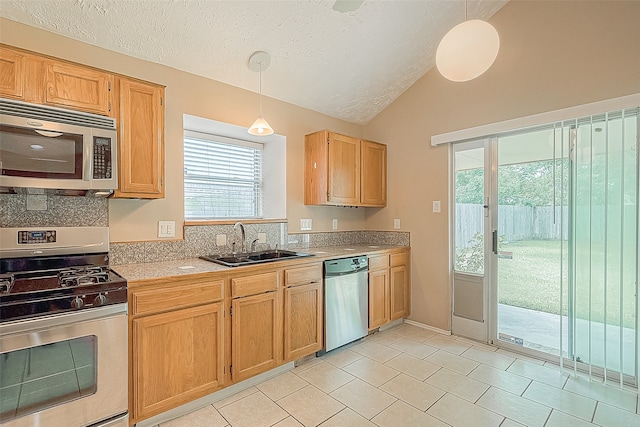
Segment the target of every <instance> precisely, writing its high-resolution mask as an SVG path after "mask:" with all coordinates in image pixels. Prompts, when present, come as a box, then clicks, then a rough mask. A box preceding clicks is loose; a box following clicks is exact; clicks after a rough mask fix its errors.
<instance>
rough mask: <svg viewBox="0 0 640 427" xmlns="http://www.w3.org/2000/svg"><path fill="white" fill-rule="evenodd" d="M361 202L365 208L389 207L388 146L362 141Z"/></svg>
mask: <svg viewBox="0 0 640 427" xmlns="http://www.w3.org/2000/svg"><path fill="white" fill-rule="evenodd" d="M360 182H361V183H362V185H361V189H360V201H361V202H362V204H363V205H365V206H381V207H383V206H386V205H387V146H386V145H384V144H378V143H377V142H371V141H362V170H361V180H360Z"/></svg>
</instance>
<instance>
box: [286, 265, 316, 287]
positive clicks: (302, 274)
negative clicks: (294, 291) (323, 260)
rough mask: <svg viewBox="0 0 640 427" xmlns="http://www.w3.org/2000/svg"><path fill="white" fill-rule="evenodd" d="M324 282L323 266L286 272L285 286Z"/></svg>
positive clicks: (293, 269) (311, 266) (292, 269)
mask: <svg viewBox="0 0 640 427" xmlns="http://www.w3.org/2000/svg"><path fill="white" fill-rule="evenodd" d="M321 282H322V265H321V264H314V265H310V266H307V267H300V268H291V269H288V270H285V271H284V284H285V286H292V285H307V284H309V283H321Z"/></svg>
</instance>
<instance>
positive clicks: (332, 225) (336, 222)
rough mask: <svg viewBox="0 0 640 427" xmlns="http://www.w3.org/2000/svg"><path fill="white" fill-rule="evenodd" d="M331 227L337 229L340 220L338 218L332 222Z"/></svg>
mask: <svg viewBox="0 0 640 427" xmlns="http://www.w3.org/2000/svg"><path fill="white" fill-rule="evenodd" d="M331 228H333V229H334V230H337V229H338V220H337V219H334V220H333V221H332V222H331Z"/></svg>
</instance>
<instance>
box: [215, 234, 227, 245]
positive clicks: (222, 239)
mask: <svg viewBox="0 0 640 427" xmlns="http://www.w3.org/2000/svg"><path fill="white" fill-rule="evenodd" d="M226 245H227V235H226V234H216V246H226Z"/></svg>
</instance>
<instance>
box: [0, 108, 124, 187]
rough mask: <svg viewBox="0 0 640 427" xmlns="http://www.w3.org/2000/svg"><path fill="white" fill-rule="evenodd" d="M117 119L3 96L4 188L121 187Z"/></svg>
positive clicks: (0, 168)
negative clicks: (118, 166) (119, 182)
mask: <svg viewBox="0 0 640 427" xmlns="http://www.w3.org/2000/svg"><path fill="white" fill-rule="evenodd" d="M116 137H117V132H116V121H115V119H113V118H110V117H105V116H99V115H96V114H89V113H82V112H78V111H71V110H65V109H61V108H54V107H48V106H45V105H38V104H30V103H26V102H20V101H14V100H10V99H5V98H0V187H2V188H3V189H7V188H14V189H15V188H44V189H57V190H90V191H92V192H94V193H95V192H99V193H102V195H105V194H109V193H110V192H111V190H114V189H115V188H117V185H118V180H117V164H118V162H117V160H118V159H117V155H118V150H117V138H116Z"/></svg>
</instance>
